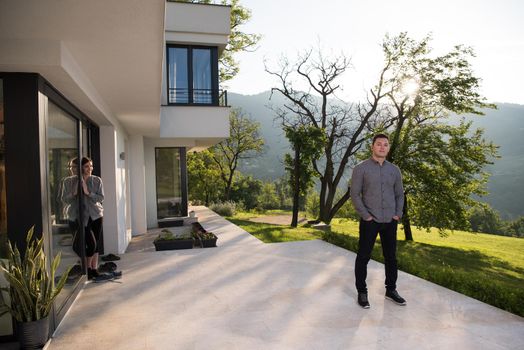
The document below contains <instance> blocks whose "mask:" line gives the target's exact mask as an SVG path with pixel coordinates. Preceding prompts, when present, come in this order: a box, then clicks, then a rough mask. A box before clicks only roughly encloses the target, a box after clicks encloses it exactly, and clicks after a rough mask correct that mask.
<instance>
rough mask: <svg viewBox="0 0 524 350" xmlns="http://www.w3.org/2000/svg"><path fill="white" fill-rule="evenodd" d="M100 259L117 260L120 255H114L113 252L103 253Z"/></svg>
mask: <svg viewBox="0 0 524 350" xmlns="http://www.w3.org/2000/svg"><path fill="white" fill-rule="evenodd" d="M101 259H102V261H117V260H120V257H119V256H118V255H115V254H113V253H111V254H107V255H104V256H103V257H101Z"/></svg>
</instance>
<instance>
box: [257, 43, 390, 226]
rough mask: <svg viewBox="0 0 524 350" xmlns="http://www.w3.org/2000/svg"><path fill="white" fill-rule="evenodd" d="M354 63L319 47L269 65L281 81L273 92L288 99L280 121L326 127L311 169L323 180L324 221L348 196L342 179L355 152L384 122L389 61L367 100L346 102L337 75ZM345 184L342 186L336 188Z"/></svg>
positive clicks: (270, 72)
mask: <svg viewBox="0 0 524 350" xmlns="http://www.w3.org/2000/svg"><path fill="white" fill-rule="evenodd" d="M350 66H351V63H350V60H349V59H348V58H347V57H346V56H345V55H344V54H340V55H337V56H335V57H333V58H328V57H325V56H324V55H323V53H322V50H320V49H316V50H309V51H307V52H305V53H304V54H302V55H300V56H299V57H298V59H297V62H296V63H290V62H289V61H288V60H287V59H285V58H283V59H282V60H281V62H280V64H279V67H278V69H276V70H272V69H270V68H268V67H267V66H266V72H268V73H269V74H271V75H273V76H275V77H276V78H277V79H278V81H279V87H274V88H273V89H272V93H274V92H278V93H281V94H282V95H283V96H284V97H285V98H286V101H287V102H286V103H284V106H283V107H282V108H277V109H276V110H275V112H276V113H277V118H279V119H280V120H281V123H282V124H283V125H284V126H285V125H293V124H296V123H297V121H298V122H300V123H302V124H303V125H310V126H312V127H315V128H318V129H322V130H324V132H325V135H326V143H325V146H324V150H323V157H322V158H321V159H319V160H313V168H314V169H315V171H316V173H317V176H318V177H319V179H320V198H319V199H320V212H319V219H320V220H322V221H324V222H326V223H330V222H331V219H332V218H333V217H334V216H335V214H336V213H337V211H338V210H339V209H340V208H341V207H342V205H344V203H345V202H346V201H347V200H348V199H349V198H350V194H349V192H350V191H349V186H348V185H347V184H344V186H341V185H342V183H341V182H342V181H347V176H346V177H345V176H344V175H347V171H348V170H349V168H350V167H351V166H353V165H354V163H355V160H354V156H355V154H356V153H357V152H358V151H359V150H360V149H361V147H362V145H363V143H364V141H366V139H367V138H368V132H369V128H370V126H372V125H374V124H379V123H382V122H379V120H381V119H382V118H383V113H382V112H381V110H380V108H381V107H380V104H379V103H380V101H381V100H382V99H383V98H385V97H386V96H387V94H388V93H390V92H391V91H390V90H388V89H387V84H386V82H385V79H384V76H385V75H386V72H387V71H388V69H389V63H388V64H386V65H385V67H384V68H383V70H382V72H381V73H380V76H379V82H378V84H377V85H376V86H375V87H374V88H373V89H371V90H370V91H369V94H368V98H367V102H365V103H357V104H348V103H345V102H343V101H342V100H341V99H339V98H338V97H337V92H338V90H340V89H341V86H340V85H339V80H340V78H341V77H342V76H343V74H344V73H345V72H346V70H347V69H348V68H350ZM300 84H302V85H300ZM299 85H300V86H306V88H307V91H301V90H297V89H296V88H295V87H294V86H299ZM342 187H343V189H344V190H343V191H342V192H341V193H340V191H339V192H337V189H339V188H342Z"/></svg>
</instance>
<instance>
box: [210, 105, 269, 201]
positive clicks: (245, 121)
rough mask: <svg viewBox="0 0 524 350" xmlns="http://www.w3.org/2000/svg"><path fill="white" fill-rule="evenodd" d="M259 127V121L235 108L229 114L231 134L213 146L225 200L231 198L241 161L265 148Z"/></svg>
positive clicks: (212, 152) (214, 158) (213, 155)
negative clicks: (232, 187)
mask: <svg viewBox="0 0 524 350" xmlns="http://www.w3.org/2000/svg"><path fill="white" fill-rule="evenodd" d="M259 129H260V124H259V123H257V122H255V121H253V120H251V119H249V118H248V117H247V116H245V115H243V114H242V111H241V110H240V109H233V110H232V111H231V114H230V115H229V130H230V131H229V134H230V136H229V137H228V138H227V139H226V140H224V141H222V142H220V143H219V144H217V145H215V146H213V147H212V151H211V155H212V158H213V160H214V161H215V163H216V165H217V167H218V170H219V174H220V179H221V181H222V186H223V191H224V192H223V193H224V199H225V200H229V199H230V193H231V186H232V183H233V179H234V176H235V172H236V171H237V167H238V163H239V161H241V160H245V159H249V158H252V157H254V156H256V155H257V154H259V153H261V152H262V151H263V149H264V139H263V138H262V137H261V136H260V133H259Z"/></svg>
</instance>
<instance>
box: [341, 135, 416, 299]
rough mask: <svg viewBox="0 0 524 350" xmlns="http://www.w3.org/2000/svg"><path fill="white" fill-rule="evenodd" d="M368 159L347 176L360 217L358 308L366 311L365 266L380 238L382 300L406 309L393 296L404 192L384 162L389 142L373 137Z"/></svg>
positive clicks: (395, 294)
mask: <svg viewBox="0 0 524 350" xmlns="http://www.w3.org/2000/svg"><path fill="white" fill-rule="evenodd" d="M371 151H372V155H371V158H369V159H367V160H365V161H363V162H361V163H359V164H358V165H357V166H356V167H355V168H354V169H353V174H352V176H351V200H352V202H353V206H354V207H355V210H356V211H357V213H358V214H359V216H360V218H361V219H360V226H359V241H358V246H359V247H358V253H357V259H356V261H355V279H356V287H357V292H358V304H359V305H360V306H362V307H363V308H365V309H368V308H369V307H370V305H369V300H368V290H367V286H366V276H367V265H368V262H369V259H370V258H371V251H372V250H373V246H374V245H375V240H376V238H377V234H380V241H381V243H382V254H383V255H384V261H385V266H386V299H389V300H392V301H393V302H395V303H397V304H398V305H406V300H404V299H403V298H402V297H401V296H400V295H399V294H398V292H397V286H396V282H397V257H396V250H397V225H398V222H399V220H400V218H401V216H402V209H403V206H404V188H403V187H402V176H401V174H400V169H399V168H398V167H397V166H395V165H393V164H392V163H390V162H388V161H387V160H386V157H387V155H388V152H389V138H388V136H387V135H385V134H378V135H375V137H373V142H372V145H371Z"/></svg>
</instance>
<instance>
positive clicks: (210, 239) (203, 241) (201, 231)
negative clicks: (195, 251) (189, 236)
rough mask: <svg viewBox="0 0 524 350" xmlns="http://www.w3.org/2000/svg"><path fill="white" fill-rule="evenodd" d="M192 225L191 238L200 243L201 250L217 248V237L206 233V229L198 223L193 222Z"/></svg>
mask: <svg viewBox="0 0 524 350" xmlns="http://www.w3.org/2000/svg"><path fill="white" fill-rule="evenodd" d="M191 225H192V232H193V237H195V240H198V241H200V246H201V247H202V248H208V247H216V246H217V239H218V238H217V236H216V235H215V234H214V233H212V232H208V231H206V229H205V228H204V227H203V226H202V225H201V224H200V223H198V222H194V223H192V224H191Z"/></svg>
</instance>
